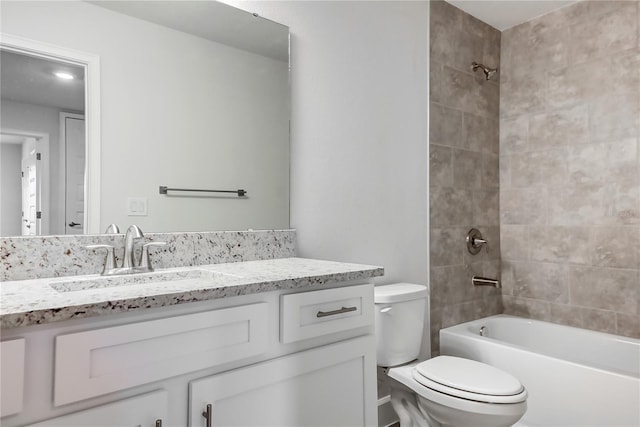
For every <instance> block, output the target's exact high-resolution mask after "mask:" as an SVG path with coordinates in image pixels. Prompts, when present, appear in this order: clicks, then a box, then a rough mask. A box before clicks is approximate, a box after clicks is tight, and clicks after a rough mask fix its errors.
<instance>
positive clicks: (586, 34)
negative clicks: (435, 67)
mask: <svg viewBox="0 0 640 427" xmlns="http://www.w3.org/2000/svg"><path fill="white" fill-rule="evenodd" d="M639 4H640V2H638V1H622V2H614V1H609V2H604V1H583V2H580V3H577V4H574V5H572V6H569V7H566V8H564V9H561V10H559V11H556V12H553V13H551V14H547V15H545V16H543V17H540V18H537V19H535V20H533V21H530V22H527V23H525V24H522V25H519V26H517V27H514V28H511V29H509V30H506V31H504V32H503V33H502V51H501V54H502V63H501V79H502V80H501V92H500V205H501V206H500V210H501V214H500V226H501V240H502V242H501V246H502V278H503V285H504V288H503V303H504V310H505V312H506V313H512V314H517V315H521V316H525V317H531V318H537V319H542V320H549V321H552V322H557V323H563V324H568V325H573V326H579V327H584V328H587V329H595V330H601V331H606V332H612V333H617V334H621V335H625V336H633V337H639V336H640V316H639V315H640V311H639V310H640V302H639V301H640V157H639V156H640V154H639V151H640V150H639V147H638V138H639V136H640V129H639V127H640V39H639V35H638V32H639V31H640V29H639V26H640V10H639Z"/></svg>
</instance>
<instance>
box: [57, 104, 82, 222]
mask: <svg viewBox="0 0 640 427" xmlns="http://www.w3.org/2000/svg"><path fill="white" fill-rule="evenodd" d="M62 114H63V119H62V135H63V141H64V145H65V234H82V233H83V231H84V221H85V220H84V168H85V151H86V148H85V130H84V116H80V115H77V114H69V113H62Z"/></svg>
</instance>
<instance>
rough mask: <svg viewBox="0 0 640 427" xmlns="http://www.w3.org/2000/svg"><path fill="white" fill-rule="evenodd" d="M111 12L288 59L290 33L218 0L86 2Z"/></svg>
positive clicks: (271, 22)
mask: <svg viewBox="0 0 640 427" xmlns="http://www.w3.org/2000/svg"><path fill="white" fill-rule="evenodd" d="M86 1H88V3H91V4H94V5H96V6H100V7H103V8H105V9H109V10H111V11H114V12H118V13H122V14H125V15H129V16H132V17H134V18H138V19H143V20H145V21H149V22H153V23H155V24H159V25H162V26H164V27H167V28H172V29H174V30H178V31H182V32H184V33H188V34H193V35H195V36H198V37H202V38H204V39H207V40H211V41H214V42H216V43H222V44H225V45H227V46H232V47H235V48H237V49H242V50H246V51H249V52H253V53H256V54H258V55H263V56H267V57H270V58H274V59H277V60H279V61H285V62H287V61H288V60H289V31H288V29H287V27H285V26H283V25H273V24H274V22H273V21H269V20H266V19H256V18H258V17H257V15H253V14H251V13H249V12H246V11H244V10H241V9H237V8H235V7H229V5H227V4H225V3H221V2H217V1H198V0H195V1H189V0H182V1H163V0H161V1H155V0H139V1H135V0H132V1H113V0H95V1H91V0H86Z"/></svg>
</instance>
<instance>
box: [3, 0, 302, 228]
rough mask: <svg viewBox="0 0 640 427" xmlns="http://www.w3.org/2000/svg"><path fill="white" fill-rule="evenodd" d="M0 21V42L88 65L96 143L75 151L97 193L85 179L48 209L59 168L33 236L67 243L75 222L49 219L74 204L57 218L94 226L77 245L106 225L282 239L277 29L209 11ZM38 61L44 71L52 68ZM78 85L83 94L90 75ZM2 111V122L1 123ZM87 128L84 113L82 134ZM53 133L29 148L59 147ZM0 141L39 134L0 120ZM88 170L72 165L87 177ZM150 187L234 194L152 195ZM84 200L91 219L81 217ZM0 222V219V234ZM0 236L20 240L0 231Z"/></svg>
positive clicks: (284, 120)
mask: <svg viewBox="0 0 640 427" xmlns="http://www.w3.org/2000/svg"><path fill="white" fill-rule="evenodd" d="M0 7H1V12H2V14H1V15H2V16H1V19H2V21H1V24H2V25H1V28H2V32H3V39H4V40H6V39H7V38H8V35H11V36H12V37H18V38H24V39H25V40H31V41H36V42H38V43H41V44H42V45H43V46H47V45H48V46H51V47H53V48H54V49H53V50H54V51H55V50H56V49H69V50H73V51H77V52H81V53H85V54H87V55H94V56H95V57H96V58H99V71H100V76H99V92H100V100H99V104H98V109H99V112H98V113H99V114H98V116H99V118H100V120H99V122H100V123H99V129H100V132H99V136H98V138H94V139H99V141H92V139H91V137H90V135H89V138H88V139H87V141H86V148H87V150H91V148H92V144H93V143H99V148H100V149H99V152H95V151H96V150H94V154H93V156H94V159H93V161H96V158H97V164H96V165H97V166H96V167H95V168H94V169H95V170H99V172H100V173H99V177H98V178H99V185H98V186H97V188H95V187H96V186H95V182H94V185H93V187H94V188H95V190H93V191H90V188H89V187H91V186H90V185H88V186H87V185H86V184H87V179H86V176H85V182H84V184H85V186H84V187H83V186H82V182H79V183H75V184H73V183H71V184H69V187H70V190H71V191H67V192H66V193H71V195H68V194H67V195H65V196H55V195H56V194H66V193H65V190H64V189H61V188H59V187H56V182H55V181H56V180H57V181H59V182H63V181H64V182H67V181H68V180H66V179H62V178H60V179H53V178H51V177H53V176H55V177H62V176H64V172H63V170H62V169H64V166H65V165H66V164H64V163H65V162H63V161H62V160H61V159H62V157H61V156H60V154H58V157H57V159H53V160H54V161H53V164H50V166H49V168H50V170H49V175H50V178H49V179H47V180H46V181H43V184H42V185H43V186H44V187H47V188H48V189H49V196H48V197H49V207H50V213H49V215H46V212H42V217H45V216H46V217H47V219H48V220H49V223H48V228H49V232H48V233H47V232H46V229H43V230H42V231H43V232H44V233H45V234H74V233H77V232H78V228H79V227H78V226H75V227H70V226H69V224H70V223H73V222H75V223H80V222H81V221H79V220H73V219H71V220H70V219H69V217H68V215H63V214H62V213H61V214H60V215H57V216H56V214H55V212H52V211H55V208H54V207H55V206H62V205H63V202H62V201H61V200H60V199H61V197H64V198H65V199H72V200H71V202H72V204H73V203H75V207H74V206H71V207H69V208H65V209H67V210H69V211H74V210H75V211H76V212H77V211H81V209H76V208H78V207H80V206H82V207H83V206H84V205H87V204H88V205H89V206H88V208H87V210H88V211H89V213H92V214H93V218H98V219H97V220H95V221H93V224H94V225H93V226H92V227H90V229H87V228H85V227H84V225H82V226H81V227H83V229H82V230H81V231H82V232H85V233H86V232H89V233H96V232H102V231H104V229H105V228H106V226H107V225H108V224H110V223H116V224H118V225H119V226H120V228H126V227H127V226H128V225H129V224H137V225H139V226H140V227H141V228H142V229H143V230H144V231H152V232H168V231H211V230H241V229H248V228H251V229H274V228H288V227H289V116H290V113H289V111H290V108H289V99H290V90H289V56H288V55H289V49H288V40H289V32H288V28H287V27H285V26H283V25H280V24H277V23H274V22H272V21H269V20H266V19H263V18H260V17H257V16H254V15H252V14H250V13H247V12H245V11H241V10H238V9H235V8H233V7H231V6H228V5H225V4H222V3H219V2H213V1H157V2H156V1H119V2H108V1H106V2H83V1H49V2H31V1H21V2H2V4H1V5H0ZM1 42H2V40H0V43H1ZM19 53H20V52H18V53H17V54H19ZM12 54H16V53H15V52H12ZM26 56H27V59H30V60H32V59H33V58H28V57H29V54H28V52H27V55H26ZM50 59H52V60H53V61H54V62H55V59H56V58H55V55H53V57H52V58H50ZM3 60H4V58H3ZM50 68H51V67H50ZM4 69H5V67H4V64H3V67H2V69H0V72H4ZM47 77H50V75H48V76H47ZM86 77H87V78H86V81H87V85H88V87H89V90H90V88H91V86H90V82H91V77H92V75H91V73H88V75H87V76H86ZM94 77H95V76H94ZM3 78H4V76H3ZM80 81H81V80H76V84H77V82H80ZM7 92H8V91H5V90H4V88H3V90H1V91H0V95H2V96H3V100H2V102H3V107H5V104H6V102H5V101H7V102H11V101H10V100H5V99H4V94H5V93H7ZM85 97H87V99H88V98H90V97H91V93H85ZM12 102H14V103H15V102H17V101H15V100H14V101H12ZM20 102H23V103H26V102H25V101H20ZM32 102H33V103H34V105H38V104H42V102H41V101H37V100H36V101H32ZM89 107H90V105H89ZM34 108H35V107H34ZM2 110H3V119H4V118H5V117H4V116H5V114H4V113H5V111H7V112H8V111H9V110H5V108H3V109H2ZM60 110H64V111H62V112H65V113H68V114H70V115H71V116H70V117H71V118H70V119H69V120H76V121H77V120H79V119H80V118H82V115H83V111H82V110H81V109H79V108H76V107H64V108H60ZM94 113H95V111H94ZM91 117H92V115H91V114H90V111H89V110H88V111H87V116H86V117H85V119H86V125H87V127H91V126H92V123H91V121H90V120H91ZM56 122H57V125H58V126H57V129H54V130H49V131H48V132H44V131H39V134H46V133H48V134H50V135H48V136H50V137H49V138H48V139H49V141H51V140H52V139H59V138H60V135H61V133H60V129H62V128H63V127H64V125H62V126H61V123H64V120H63V119H62V118H61V117H58V118H57V121H56ZM2 127H4V128H10V129H12V130H14V131H15V130H16V129H18V130H25V129H26V130H27V131H29V130H31V131H32V133H38V132H34V130H37V129H40V127H39V126H36V125H35V123H34V124H33V125H31V126H28V125H25V124H24V123H21V124H20V126H17V125H15V126H14V125H12V124H11V123H10V122H8V121H5V120H3V123H2ZM75 132H76V133H78V132H80V133H82V131H78V130H76V131H75ZM87 132H88V131H87ZM51 136H55V138H52V137H51ZM14 144H16V142H14ZM50 148H51V149H54V148H55V147H53V145H51V147H50ZM14 151H15V150H14ZM27 151H28V150H27ZM50 151H51V150H50ZM50 154H51V153H50ZM53 157H54V156H53V155H50V158H53ZM0 160H1V159H0ZM91 162H92V160H91V159H87V160H85V161H84V163H85V165H86V164H88V169H89V171H87V172H91V170H92V169H91ZM67 164H68V163H67ZM3 170H4V168H3ZM87 176H88V175H87ZM80 181H82V180H80ZM1 185H2V182H1V181H0V186H1ZM161 186H167V187H169V188H178V189H198V190H203V189H204V190H229V191H235V190H238V189H243V190H245V191H246V194H245V195H244V196H242V197H239V196H238V194H237V193H208V192H190V191H169V192H167V194H160V191H159V188H160V187H161ZM96 193H99V194H96ZM3 194H6V191H4V190H3V189H2V188H0V197H3ZM73 197H75V200H73ZM92 198H93V199H94V200H97V202H96V203H95V205H97V206H99V208H98V210H99V214H96V212H91V204H90V203H88V200H90V199H92ZM66 201H67V200H65V202H66ZM5 205H6V204H5V203H3V208H2V209H1V210H4V207H5ZM20 210H21V211H23V209H22V207H21V209H20ZM86 217H87V214H86V213H85V218H86ZM5 218H6V216H5V215H2V213H0V223H3V221H4V219H5ZM63 218H64V219H63ZM40 220H41V223H43V222H44V221H42V218H41V219H40ZM90 224H91V223H90ZM14 230H15V228H14ZM8 234H10V235H17V234H23V233H22V232H21V233H16V232H13V233H5V232H3V231H2V230H1V229H0V235H8Z"/></svg>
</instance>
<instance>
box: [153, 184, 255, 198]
mask: <svg viewBox="0 0 640 427" xmlns="http://www.w3.org/2000/svg"><path fill="white" fill-rule="evenodd" d="M167 191H196V192H199V193H236V194H237V195H238V197H244V196H246V195H247V192H246V191H245V190H199V189H195V188H169V187H167V186H165V185H161V186H160V194H167Z"/></svg>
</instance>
